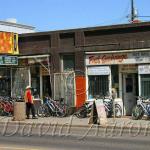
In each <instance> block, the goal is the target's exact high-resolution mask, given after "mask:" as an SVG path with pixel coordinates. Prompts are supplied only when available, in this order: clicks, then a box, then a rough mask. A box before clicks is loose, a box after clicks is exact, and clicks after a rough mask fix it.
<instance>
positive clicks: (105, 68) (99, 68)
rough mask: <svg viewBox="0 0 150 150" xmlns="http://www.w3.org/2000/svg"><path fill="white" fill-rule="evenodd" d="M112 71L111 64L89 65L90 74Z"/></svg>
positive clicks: (104, 73)
mask: <svg viewBox="0 0 150 150" xmlns="http://www.w3.org/2000/svg"><path fill="white" fill-rule="evenodd" d="M110 73H111V71H110V67H109V66H96V67H88V69H87V74H88V75H109V74H110Z"/></svg>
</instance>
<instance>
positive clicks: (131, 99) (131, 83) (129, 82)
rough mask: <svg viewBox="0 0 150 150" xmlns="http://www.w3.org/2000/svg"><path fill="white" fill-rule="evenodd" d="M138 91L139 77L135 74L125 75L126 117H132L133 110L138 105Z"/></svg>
mask: <svg viewBox="0 0 150 150" xmlns="http://www.w3.org/2000/svg"><path fill="white" fill-rule="evenodd" d="M137 90H138V76H137V74H135V73H124V74H123V103H124V110H125V115H131V114H132V109H133V107H134V106H135V105H136V96H137Z"/></svg>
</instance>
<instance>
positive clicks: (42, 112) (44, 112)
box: [37, 105, 50, 117]
mask: <svg viewBox="0 0 150 150" xmlns="http://www.w3.org/2000/svg"><path fill="white" fill-rule="evenodd" d="M37 115H38V116H39V117H49V116H50V113H49V110H48V107H47V106H46V105H41V106H40V107H39V108H38V111H37Z"/></svg>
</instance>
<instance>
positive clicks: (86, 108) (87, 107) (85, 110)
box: [74, 102, 93, 118]
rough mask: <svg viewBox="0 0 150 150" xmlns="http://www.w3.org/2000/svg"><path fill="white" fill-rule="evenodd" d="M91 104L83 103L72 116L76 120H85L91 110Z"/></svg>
mask: <svg viewBox="0 0 150 150" xmlns="http://www.w3.org/2000/svg"><path fill="white" fill-rule="evenodd" d="M92 105H93V102H91V103H90V102H85V103H84V104H83V105H82V106H81V107H80V108H79V109H78V110H77V111H76V112H75V113H74V115H75V116H76V117H78V118H86V117H87V116H88V115H89V114H90V113H91V110H92Z"/></svg>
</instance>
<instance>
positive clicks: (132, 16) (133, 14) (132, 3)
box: [131, 0, 135, 22]
mask: <svg viewBox="0 0 150 150" xmlns="http://www.w3.org/2000/svg"><path fill="white" fill-rule="evenodd" d="M134 19H135V8H134V0H131V22H133V21H134Z"/></svg>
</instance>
